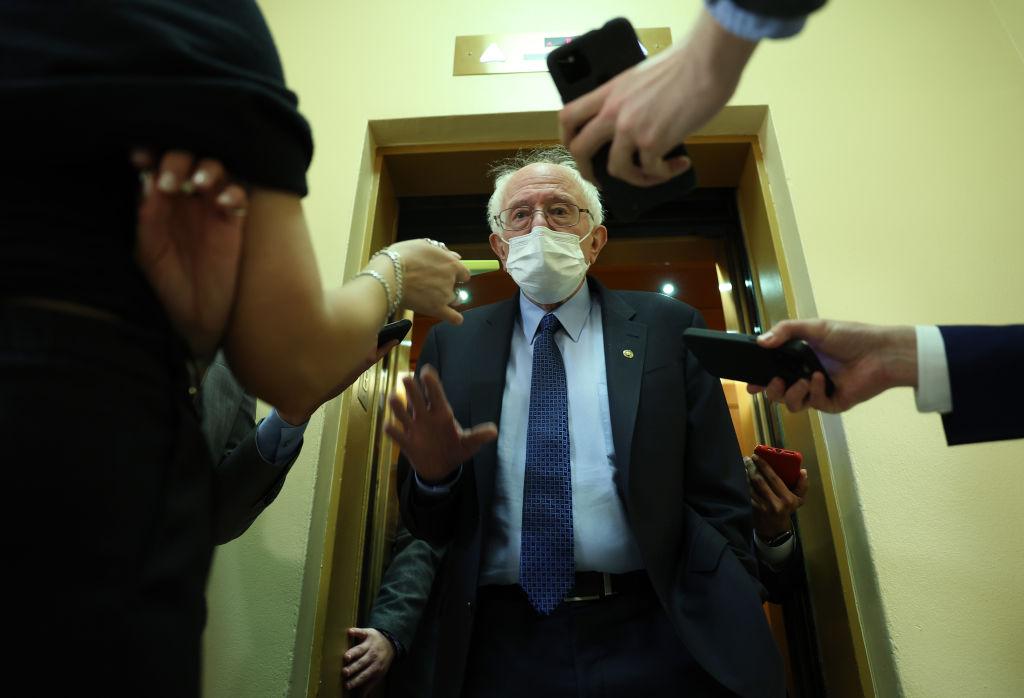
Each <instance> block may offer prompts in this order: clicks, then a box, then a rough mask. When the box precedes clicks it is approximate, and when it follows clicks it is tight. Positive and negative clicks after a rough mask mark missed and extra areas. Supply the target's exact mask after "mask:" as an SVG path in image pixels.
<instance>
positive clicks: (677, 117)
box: [559, 10, 757, 186]
mask: <svg viewBox="0 0 1024 698" xmlns="http://www.w3.org/2000/svg"><path fill="white" fill-rule="evenodd" d="M756 45H757V44H756V43H753V42H750V41H746V40H744V39H740V38H738V37H736V36H734V35H732V34H730V33H728V32H727V31H725V30H724V29H722V28H721V26H719V24H718V22H716V21H715V20H714V18H713V17H711V15H709V14H708V13H707V11H706V10H702V11H701V15H700V18H699V19H698V21H697V24H696V26H695V28H694V31H693V33H692V34H691V36H690V38H689V39H688V40H687V41H686V42H685V43H683V44H680V45H679V46H675V47H673V48H671V49H668V50H666V51H663V52H661V53H659V54H658V55H657V56H654V57H653V58H649V59H648V60H645V61H643V62H641V63H640V64H639V65H637V66H635V67H634V68H631V69H629V70H627V71H625V72H623V73H621V74H619V75H617V76H615V78H613V79H612V80H610V81H608V82H607V83H605V84H604V85H602V86H601V87H599V88H597V89H596V90H594V91H593V92H590V93H588V94H586V95H584V96H582V97H580V98H579V99H577V100H575V101H573V102H570V103H569V104H567V105H566V106H565V107H564V108H563V109H562V112H561V114H560V115H559V128H560V131H561V138H562V142H563V143H565V145H566V146H567V147H568V148H569V150H570V151H571V152H572V154H573V157H574V158H575V160H576V164H577V165H578V166H579V168H580V172H581V173H582V174H583V176H584V177H586V178H587V179H589V180H590V181H592V182H593V181H595V180H594V173H593V170H592V167H591V159H592V158H593V157H594V153H596V152H597V151H598V149H600V147H601V146H602V145H604V144H605V143H607V142H609V141H611V143H612V146H611V152H610V154H609V159H608V173H609V174H610V175H612V176H613V177H617V178H619V179H622V180H625V181H626V182H629V183H630V184H634V185H637V186H653V185H655V184H661V183H662V182H665V181H667V180H669V179H671V178H672V177H675V176H677V175H680V174H682V173H683V172H685V171H686V170H688V169H689V168H690V160H689V159H688V158H686V157H685V156H680V157H676V158H673V159H671V160H667V161H666V160H665V159H664V156H665V155H666V154H667V153H669V152H670V151H671V150H672V149H673V148H675V147H676V146H678V145H679V144H680V143H682V142H683V140H684V139H685V138H686V137H687V136H689V135H690V134H691V133H693V132H694V131H696V130H697V129H699V128H700V127H701V126H703V125H704V124H705V123H707V121H708V120H709V119H711V117H713V116H714V115H715V114H717V113H718V111H719V110H721V108H722V107H724V106H725V104H726V102H728V101H729V98H730V97H731V96H732V94H733V92H734V91H735V90H736V85H737V84H738V83H739V79H740V75H741V74H742V73H743V68H744V66H745V65H746V64H747V61H748V60H749V58H750V56H751V54H752V53H753V52H754V48H755V46H756ZM635 154H636V155H638V156H639V164H637V163H635V162H634V155H635Z"/></svg>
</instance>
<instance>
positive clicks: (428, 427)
mask: <svg viewBox="0 0 1024 698" xmlns="http://www.w3.org/2000/svg"><path fill="white" fill-rule="evenodd" d="M403 382H404V385H405V394H406V403H407V404H402V401H401V399H399V397H398V396H397V395H392V396H391V401H390V404H391V410H392V412H393V413H394V415H395V419H397V420H398V423H397V424H396V423H395V422H389V423H388V425H387V426H386V427H384V430H385V431H386V432H387V434H388V436H390V437H391V438H392V439H394V440H395V443H397V444H398V447H399V448H400V449H402V453H404V454H405V457H406V458H408V459H409V462H410V463H411V464H412V467H413V470H415V471H416V473H417V474H418V475H419V476H420V479H421V480H423V481H424V482H427V483H432V482H440V481H442V480H444V479H445V478H447V477H448V476H449V475H451V474H452V473H453V472H454V471H455V470H456V469H457V468H458V467H459V465H460V464H462V463H464V462H465V461H467V460H469V459H470V458H472V457H473V455H474V454H475V453H476V452H477V451H479V450H480V447H481V446H483V445H484V444H486V443H488V442H490V441H494V439H496V438H498V427H497V426H495V424H494V422H486V423H485V424H478V425H476V426H475V427H473V428H472V429H463V428H462V425H461V424H459V422H458V420H457V419H455V414H454V413H453V412H452V408H451V405H449V404H448V399H447V397H445V394H444V388H443V387H442V386H441V379H440V377H439V376H438V375H437V371H436V370H435V369H434V367H433V366H431V365H429V364H427V365H426V366H424V367H423V370H422V371H420V376H419V380H418V381H417V380H416V379H415V378H414V377H412V376H406V377H405V378H404V379H403ZM421 385H422V387H421Z"/></svg>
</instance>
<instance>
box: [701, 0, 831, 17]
mask: <svg viewBox="0 0 1024 698" xmlns="http://www.w3.org/2000/svg"><path fill="white" fill-rule="evenodd" d="M715 1H716V0H712V2H715ZM732 2H733V4H734V5H736V6H737V7H740V8H742V9H744V10H746V11H747V12H753V13H754V14H756V15H762V16H764V17H779V18H782V19H792V18H794V17H804V16H806V15H809V14H811V13H812V12H814V11H815V10H817V9H818V8H820V7H821V6H822V5H824V4H825V0H732Z"/></svg>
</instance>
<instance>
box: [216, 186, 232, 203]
mask: <svg viewBox="0 0 1024 698" xmlns="http://www.w3.org/2000/svg"><path fill="white" fill-rule="evenodd" d="M234 202H235V197H233V196H231V192H230V191H227V190H225V191H222V192H221V193H220V196H218V197H217V204H218V205H220V206H230V205H231V204H233V203H234Z"/></svg>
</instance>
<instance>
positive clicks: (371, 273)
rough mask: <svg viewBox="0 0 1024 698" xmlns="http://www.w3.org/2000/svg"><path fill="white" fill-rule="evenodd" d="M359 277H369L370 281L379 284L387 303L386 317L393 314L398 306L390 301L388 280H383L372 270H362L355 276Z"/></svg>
mask: <svg viewBox="0 0 1024 698" xmlns="http://www.w3.org/2000/svg"><path fill="white" fill-rule="evenodd" d="M360 276H369V277H370V278H372V279H376V280H377V281H379V282H380V285H381V286H383V287H384V296H385V298H387V301H388V317H391V316H392V315H394V314H395V310H396V309H397V308H398V306H397V305H396V304H395V303H393V302H392V301H391V285H390V284H388V280H387V279H385V278H384V277H383V276H382V275H381V273H380V272H377V271H374V270H373V269H364V270H363V271H361V272H359V273H358V274H356V278H357V279H358V278H359V277H360Z"/></svg>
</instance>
